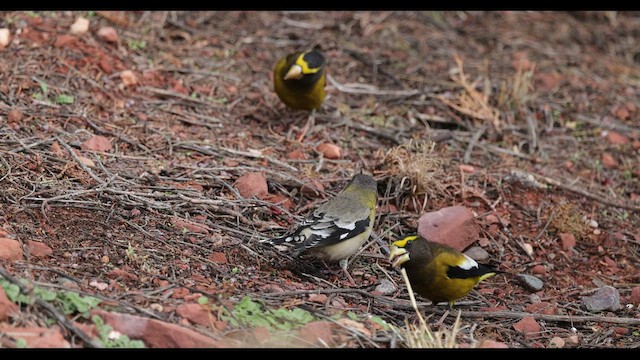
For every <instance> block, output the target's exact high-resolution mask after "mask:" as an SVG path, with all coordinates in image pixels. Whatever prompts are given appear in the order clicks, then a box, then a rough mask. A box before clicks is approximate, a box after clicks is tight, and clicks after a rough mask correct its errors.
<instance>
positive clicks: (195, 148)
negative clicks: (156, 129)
mask: <svg viewBox="0 0 640 360" xmlns="http://www.w3.org/2000/svg"><path fill="white" fill-rule="evenodd" d="M174 146H175V147H181V148H183V149H187V150H193V151H197V152H200V153H203V154H205V155H216V153H215V152H214V151H212V150H209V149H207V148H205V147H202V146H197V145H193V144H187V143H177V144H174ZM215 149H216V150H222V151H226V152H228V153H231V154H234V155H242V156H246V157H250V158H256V159H265V160H267V161H270V162H272V163H274V164H277V165H280V166H282V167H284V168H287V169H289V170H291V171H296V172H297V171H298V169H297V168H295V167H293V166H291V165H289V164H287V163H284V162H282V161H280V160H277V159H274V158H272V157H270V156H265V155H262V154H258V153H252V152H246V151H240V150H234V149H228V148H223V147H218V148H215Z"/></svg>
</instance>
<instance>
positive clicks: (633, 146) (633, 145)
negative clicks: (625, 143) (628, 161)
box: [631, 140, 640, 150]
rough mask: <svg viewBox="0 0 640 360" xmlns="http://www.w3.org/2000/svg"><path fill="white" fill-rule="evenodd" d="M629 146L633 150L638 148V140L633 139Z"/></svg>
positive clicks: (639, 141)
mask: <svg viewBox="0 0 640 360" xmlns="http://www.w3.org/2000/svg"><path fill="white" fill-rule="evenodd" d="M631 147H632V148H633V150H638V149H640V140H634V141H633V142H632V143H631Z"/></svg>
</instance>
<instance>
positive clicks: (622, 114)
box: [614, 106, 631, 120]
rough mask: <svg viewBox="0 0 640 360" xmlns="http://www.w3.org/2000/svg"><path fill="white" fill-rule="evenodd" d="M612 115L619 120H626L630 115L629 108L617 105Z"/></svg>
mask: <svg viewBox="0 0 640 360" xmlns="http://www.w3.org/2000/svg"><path fill="white" fill-rule="evenodd" d="M614 115H615V116H616V117H617V118H618V119H620V120H626V119H628V118H629V116H631V114H630V113H629V110H627V108H626V107H624V106H620V107H618V109H617V110H615V111H614Z"/></svg>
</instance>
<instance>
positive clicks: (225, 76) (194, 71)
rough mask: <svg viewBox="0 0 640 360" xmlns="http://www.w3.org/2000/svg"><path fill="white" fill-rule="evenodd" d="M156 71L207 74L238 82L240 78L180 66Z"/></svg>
mask: <svg viewBox="0 0 640 360" xmlns="http://www.w3.org/2000/svg"><path fill="white" fill-rule="evenodd" d="M156 70H158V71H170V72H178V73H181V74H198V75H207V76H217V77H221V78H224V79H227V80H231V81H233V82H236V83H239V82H240V81H241V80H240V78H239V77H237V76H234V75H231V74H227V73H223V72H219V71H205V70H194V69H180V68H158V69H156Z"/></svg>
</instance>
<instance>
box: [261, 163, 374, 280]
mask: <svg viewBox="0 0 640 360" xmlns="http://www.w3.org/2000/svg"><path fill="white" fill-rule="evenodd" d="M377 203H378V187H377V183H376V180H375V179H374V178H373V177H371V176H369V175H365V174H358V175H356V176H354V177H353V179H351V181H350V182H349V184H348V185H347V186H346V187H345V188H344V190H342V191H341V192H340V193H339V194H338V195H336V196H335V197H334V198H332V199H330V200H329V201H327V202H325V203H324V204H322V205H320V206H319V207H318V208H317V209H316V210H314V211H313V213H311V215H310V216H309V217H308V218H307V219H305V220H304V221H303V222H302V223H301V224H299V225H298V226H297V228H296V229H295V230H294V231H293V232H291V233H289V234H287V235H284V236H282V237H277V238H273V239H266V240H262V241H261V242H262V243H267V244H271V245H288V246H292V247H293V254H294V255H296V256H297V255H300V254H301V253H303V252H306V253H311V254H313V255H314V256H315V257H317V258H319V259H321V260H324V261H340V263H341V265H342V268H343V270H344V271H345V272H346V274H347V276H348V277H349V278H350V280H351V281H352V282H353V279H352V278H351V276H350V275H349V273H348V272H347V271H346V267H347V262H346V259H347V258H348V257H349V256H351V255H353V254H355V253H356V252H357V251H358V250H359V249H360V248H361V247H362V245H363V244H364V243H365V242H366V241H367V239H369V236H370V235H371V231H372V229H373V223H374V221H375V217H376V205H377Z"/></svg>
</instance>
